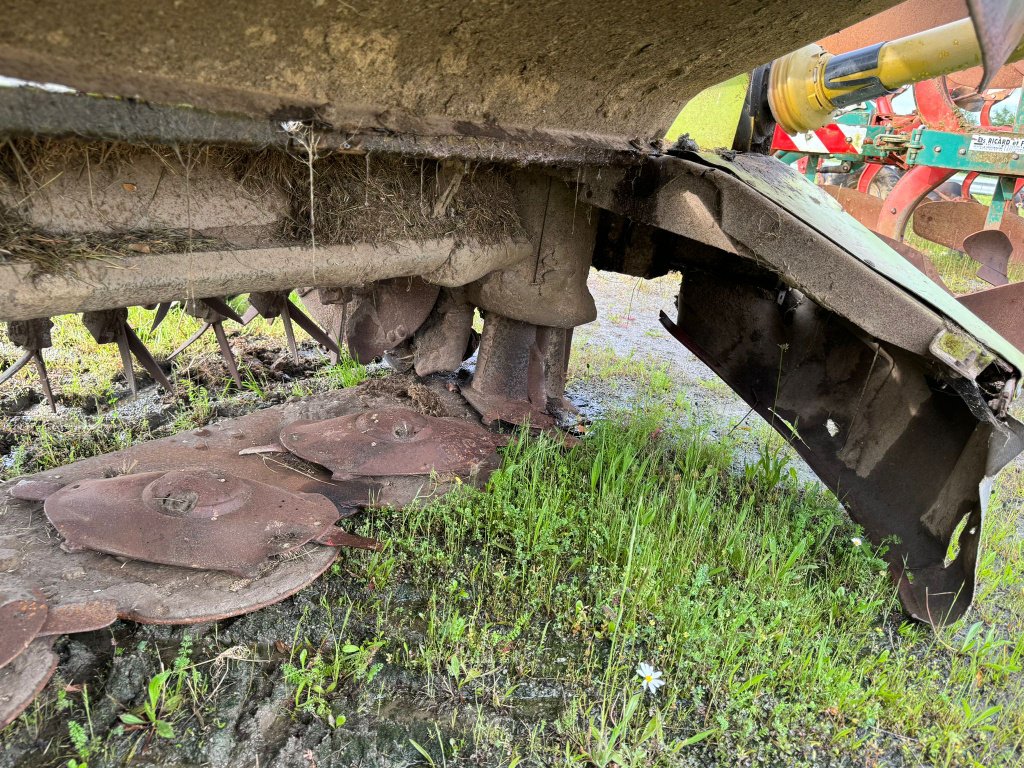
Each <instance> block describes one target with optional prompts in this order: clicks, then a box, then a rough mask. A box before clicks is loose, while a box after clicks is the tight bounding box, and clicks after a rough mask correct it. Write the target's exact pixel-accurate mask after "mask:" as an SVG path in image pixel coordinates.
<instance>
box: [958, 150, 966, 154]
mask: <svg viewBox="0 0 1024 768" xmlns="http://www.w3.org/2000/svg"><path fill="white" fill-rule="evenodd" d="M957 154H958V155H966V154H967V150H966V149H961V150H960V151H958V152H957Z"/></svg>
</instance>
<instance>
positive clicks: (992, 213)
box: [985, 176, 1016, 229]
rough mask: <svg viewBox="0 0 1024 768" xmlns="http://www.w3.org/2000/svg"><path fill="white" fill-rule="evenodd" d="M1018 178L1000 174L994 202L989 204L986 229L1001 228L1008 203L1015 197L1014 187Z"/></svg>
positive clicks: (993, 195)
mask: <svg viewBox="0 0 1024 768" xmlns="http://www.w3.org/2000/svg"><path fill="white" fill-rule="evenodd" d="M1015 186H1016V179H1011V178H1010V177H1008V176H1000V177H999V178H997V179H996V188H995V190H994V191H993V193H992V202H990V203H989V204H988V215H987V216H986V217H985V229H999V224H1000V223H1001V222H1002V220H1003V213H1004V212H1005V211H1006V204H1007V203H1008V202H1009V201H1010V200H1012V199H1013V188H1014V187H1015Z"/></svg>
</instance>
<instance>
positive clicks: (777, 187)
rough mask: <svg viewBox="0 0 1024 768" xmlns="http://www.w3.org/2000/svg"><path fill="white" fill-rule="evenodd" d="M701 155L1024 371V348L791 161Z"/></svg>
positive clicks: (712, 154) (709, 154)
mask: <svg viewBox="0 0 1024 768" xmlns="http://www.w3.org/2000/svg"><path fill="white" fill-rule="evenodd" d="M700 156H701V158H702V159H703V160H704V161H705V162H707V163H708V164H710V165H713V166H715V167H718V168H721V169H722V170H724V171H726V172H728V173H731V174H733V175H735V176H736V177H737V178H739V179H741V180H743V181H744V182H745V183H747V184H749V185H750V186H751V187H752V188H753V189H756V190H757V191H758V192H759V193H761V194H762V195H764V196H765V197H767V198H768V199H769V200H771V201H773V202H774V203H776V204H777V205H779V206H781V207H782V208H783V209H785V210H786V211H788V212H789V213H791V214H793V215H794V216H796V217H797V218H798V219H800V220H801V221H803V222H804V223H805V224H807V225H808V226H810V227H812V228H813V229H815V230H816V231H818V232H819V233H820V234H822V235H823V236H825V237H827V238H828V239H829V240H831V241H832V242H834V243H836V244H837V245H839V246H840V247H841V248H843V249H844V250H846V251H847V252H848V253H850V254H851V255H852V256H854V257H855V258H856V259H858V260H859V261H860V262H862V263H863V264H865V265H866V266H868V267H870V268H871V269H873V270H874V271H875V272H877V273H878V274H880V275H882V276H883V277H885V278H886V279H888V280H890V281H891V282H893V283H895V284H896V285H898V286H900V287H901V288H903V289H904V290H905V291H906V292H907V293H910V294H911V295H913V296H915V297H916V298H918V299H919V300H920V301H922V302H923V303H925V304H926V305H928V306H929V307H931V308H932V309H933V310H934V311H935V312H937V313H939V314H940V315H942V316H943V317H945V318H947V319H948V320H950V321H952V322H953V323H955V324H956V325H958V326H959V327H960V328H962V329H963V330H964V331H965V332H966V333H967V334H969V335H970V336H971V337H972V338H974V339H976V340H977V341H978V342H980V343H981V344H982V345H983V346H984V347H985V348H987V349H989V350H991V351H992V352H994V353H995V354H997V355H998V356H999V357H1000V358H1002V359H1003V360H1004V361H1006V362H1007V363H1009V364H1010V365H1012V366H1014V367H1015V368H1017V370H1019V371H1024V352H1021V351H1020V350H1018V349H1017V348H1016V347H1015V346H1014V345H1013V344H1011V343H1010V342H1008V341H1007V340H1006V339H1004V338H1003V337H1002V336H1000V335H999V334H998V333H996V331H994V330H993V329H992V328H990V327H989V326H988V325H987V324H986V323H985V322H984V321H982V320H981V319H980V318H979V317H978V316H977V315H975V314H974V313H973V312H971V311H970V310H969V309H967V307H965V306H964V305H963V304H961V303H960V302H958V301H957V300H956V299H955V298H954V297H953V296H951V295H950V294H948V293H946V292H945V291H944V290H943V289H942V288H940V287H939V286H938V285H937V284H936V283H934V282H932V281H931V280H930V279H929V278H928V277H926V276H925V275H924V273H922V272H920V271H918V270H917V269H916V268H915V267H914V266H913V265H912V264H911V263H910V262H909V261H907V260H906V259H904V258H903V257H902V256H900V255H899V254H898V253H897V252H896V251H894V250H893V249H892V248H890V247H889V246H887V245H886V244H885V243H883V242H882V241H881V240H879V239H878V237H877V236H875V234H874V233H873V232H872V231H871V230H869V229H868V228H867V227H865V226H864V225H863V224H861V223H860V222H859V221H857V220H856V219H854V218H853V217H852V216H849V215H848V214H846V213H844V212H843V211H842V209H841V208H840V207H839V205H838V204H837V203H836V202H835V201H834V200H833V199H832V198H831V197H829V195H828V194H827V193H826V192H825V191H824V190H822V189H821V188H819V187H817V186H816V185H814V184H812V183H811V182H809V181H808V180H807V179H805V178H804V177H803V176H801V175H800V174H799V173H797V172H796V171H795V170H794V169H792V168H791V167H789V166H786V165H784V164H783V163H779V165H780V166H782V168H784V169H785V171H784V172H782V173H779V172H773V173H772V175H771V178H767V177H765V176H763V175H762V173H763V172H762V171H761V170H760V168H759V167H758V166H757V165H746V164H744V163H743V162H742V159H743V158H742V155H740V156H738V157H737V158H736V159H735V161H731V160H729V159H728V158H727V157H722V156H720V155H718V154H716V153H713V152H701V153H700ZM780 170H781V169H780ZM780 180H781V181H780Z"/></svg>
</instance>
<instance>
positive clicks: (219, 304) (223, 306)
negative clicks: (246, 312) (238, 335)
mask: <svg viewBox="0 0 1024 768" xmlns="http://www.w3.org/2000/svg"><path fill="white" fill-rule="evenodd" d="M200 301H201V302H202V303H203V304H205V305H206V306H208V307H209V308H210V309H212V310H213V311H214V312H218V313H220V314H222V315H224V317H226V318H229V319H230V320H234V321H235V322H236V323H238V324H240V325H245V321H244V320H243V319H242V317H241V315H239V314H238V313H237V312H235V310H233V309H232V308H231V307H230V306H229V305H228V303H227V302H226V301H224V299H219V298H217V297H216V296H211V297H210V298H209V299H200Z"/></svg>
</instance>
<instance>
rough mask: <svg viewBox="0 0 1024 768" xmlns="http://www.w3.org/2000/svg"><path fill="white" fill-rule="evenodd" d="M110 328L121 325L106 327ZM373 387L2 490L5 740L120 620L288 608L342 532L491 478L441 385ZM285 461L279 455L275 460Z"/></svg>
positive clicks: (480, 430) (486, 450)
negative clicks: (71, 644) (422, 399)
mask: <svg viewBox="0 0 1024 768" xmlns="http://www.w3.org/2000/svg"><path fill="white" fill-rule="evenodd" d="M110 324H111V325H114V322H113V321H111V322H110ZM397 381H398V382H399V383H398V384H395V383H394V382H389V384H388V386H387V387H384V386H381V385H380V384H379V383H377V384H375V383H374V382H367V383H366V384H364V385H362V386H360V387H352V388H348V389H344V390H341V391H337V392H332V393H329V394H326V395H321V396H318V397H313V398H307V399H305V400H300V401H294V402H291V403H288V404H285V405H281V406H276V407H273V408H268V409H266V410H263V411H258V412H256V413H253V414H250V415H248V416H243V417H240V418H236V419H230V420H227V421H224V422H221V423H220V424H217V425H212V426H209V427H204V428H201V429H196V430H194V431H192V432H189V433H184V434H179V435H175V436H173V437H167V438H163V439H160V440H153V441H150V442H147V443H142V444H140V445H137V446H134V447H132V448H128V449H126V450H123V451H118V452H116V453H110V454H106V455H103V456H97V457H93V458H90V459H85V460H83V461H79V462H75V463H74V464H70V465H67V466H65V467H60V468H58V469H54V470H50V471H47V472H43V473H40V474H38V475H35V476H32V477H28V478H25V479H22V480H21V481H18V482H14V481H12V482H10V483H7V484H6V485H0V506H2V507H4V508H5V509H6V512H5V517H4V523H5V525H4V527H3V528H2V529H0V557H2V559H3V564H4V573H3V575H0V727H3V726H4V725H6V724H7V723H9V722H10V721H11V720H12V719H14V718H15V717H17V716H18V714H19V713H20V712H21V711H22V710H23V709H24V708H25V707H26V706H28V704H29V703H31V701H32V700H33V698H34V697H35V696H36V695H37V694H38V693H39V691H40V690H42V688H43V687H44V686H45V684H46V682H47V680H48V679H49V678H50V676H51V675H52V674H53V672H54V669H55V668H56V665H57V660H58V659H57V656H56V655H55V654H54V653H53V651H52V643H53V640H54V638H55V637H57V636H59V635H62V634H69V633H76V632H87V631H93V630H96V629H101V628H103V627H105V626H107V625H109V624H111V623H112V622H114V621H115V620H116V619H118V618H122V619H128V620H131V621H137V622H142V623H151V624H190V623H198V622H206V621H215V620H219V619H223V618H227V617H230V616H236V615H239V614H243V613H248V612H251V611H254V610H257V609H259V608H262V607H265V606H268V605H271V604H273V603H276V602H279V601H281V600H284V599H285V598H287V597H289V596H290V595H292V594H294V593H295V592H297V591H298V590H300V589H302V588H303V587H305V586H306V585H308V584H309V583H310V582H312V581H313V580H314V579H316V578H317V577H318V576H320V575H321V574H322V573H323V572H324V571H325V570H327V568H329V567H330V565H331V564H332V563H333V562H334V560H335V558H336V557H337V554H338V549H337V548H338V547H354V548H361V549H376V548H378V547H379V544H378V542H377V541H376V540H374V539H371V538H366V537H363V536H358V535H356V534H354V533H352V532H349V531H346V530H344V529H343V528H341V527H340V526H339V522H340V521H341V520H342V519H343V518H344V517H348V516H350V515H352V514H355V513H356V512H357V511H358V510H359V509H362V508H367V507H373V506H380V505H389V506H393V507H402V506H404V505H406V504H409V503H411V502H413V501H414V500H416V499H427V498H431V497H433V496H437V495H439V494H441V493H444V492H446V491H447V490H448V489H449V488H452V487H454V486H456V485H459V484H462V483H479V482H483V481H484V480H486V478H487V477H488V476H489V475H490V473H491V472H492V471H493V470H494V469H495V468H497V466H498V464H499V461H500V460H499V456H498V453H497V449H498V448H499V447H500V446H502V445H503V444H504V442H505V438H504V437H502V436H500V435H496V434H493V433H491V432H490V431H489V430H487V429H485V428H484V427H483V426H481V424H480V422H479V419H478V418H477V417H476V416H475V414H474V413H473V411H472V409H470V408H469V407H468V406H467V405H466V404H465V402H464V401H463V400H462V399H461V398H460V397H459V396H458V395H457V394H455V393H453V392H450V391H448V389H447V387H446V386H444V384H443V382H440V381H438V382H434V383H433V384H428V385H425V384H423V383H415V386H416V387H417V389H416V390H415V391H417V392H421V390H422V389H423V388H424V387H425V386H426V387H430V388H431V391H432V395H431V405H430V411H431V413H432V414H437V413H440V415H425V414H424V413H422V412H420V411H419V410H416V409H413V408H410V407H409V405H408V404H409V403H410V402H411V401H412V399H411V396H410V393H409V390H408V388H409V387H410V386H412V384H413V383H414V382H407V383H406V384H405V385H404V386H405V387H406V390H404V391H403V390H402V389H401V387H402V384H401V383H400V382H401V381H402V380H401V379H397ZM268 451H274V452H275V453H274V455H272V456H268V455H266V454H267V452H268Z"/></svg>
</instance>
